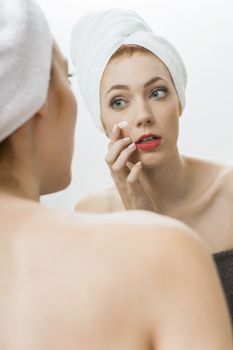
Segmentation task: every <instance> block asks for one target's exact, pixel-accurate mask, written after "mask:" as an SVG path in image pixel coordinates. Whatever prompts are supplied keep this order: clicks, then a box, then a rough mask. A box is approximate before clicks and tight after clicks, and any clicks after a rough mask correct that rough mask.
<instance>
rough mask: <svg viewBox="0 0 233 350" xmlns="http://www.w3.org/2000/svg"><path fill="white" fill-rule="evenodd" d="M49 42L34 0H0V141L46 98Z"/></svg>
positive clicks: (50, 45) (50, 41)
mask: <svg viewBox="0 0 233 350" xmlns="http://www.w3.org/2000/svg"><path fill="white" fill-rule="evenodd" d="M52 46H53V38H52V34H51V32H50V29H49V25H48V23H47V21H46V19H45V17H44V15H43V13H42V11H41V10H40V8H39V6H38V5H37V4H36V3H35V2H34V0H0V142H1V141H2V140H4V139H5V138H7V137H8V136H9V135H10V134H12V133H13V132H14V131H15V130H16V129H18V128H19V127H20V126H22V125H23V124H24V123H25V122H26V121H27V120H29V119H30V118H31V117H32V116H33V114H35V112H36V111H37V110H39V109H40V107H41V106H42V105H43V103H44V102H45V101H46V98H47V93H48V85H49V79H50V70H51V60H52Z"/></svg>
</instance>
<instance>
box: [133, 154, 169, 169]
mask: <svg viewBox="0 0 233 350" xmlns="http://www.w3.org/2000/svg"><path fill="white" fill-rule="evenodd" d="M139 160H140V161H141V162H142V165H143V167H145V168H154V167H156V166H158V165H160V164H161V162H162V161H163V156H162V155H161V153H158V152H143V153H141V152H140V153H137V154H135V155H133V157H131V158H130V162H132V163H133V164H135V163H137V162H138V161H139Z"/></svg>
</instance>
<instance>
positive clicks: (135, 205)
mask: <svg viewBox="0 0 233 350" xmlns="http://www.w3.org/2000/svg"><path fill="white" fill-rule="evenodd" d="M84 28H85V31H84ZM87 36H88V38H89V40H88V45H84V43H85V42H87ZM80 52H81V54H80ZM72 56H73V61H74V64H75V65H76V67H77V81H78V83H79V86H80V90H81V93H82V95H83V98H84V101H85V102H86V105H87V108H88V109H89V112H90V114H91V116H92V117H93V119H94V122H95V124H96V125H97V126H98V127H99V128H100V129H102V130H104V131H105V133H106V135H107V136H108V137H109V139H110V143H109V149H108V153H107V155H106V161H107V164H108V166H109V168H110V171H111V175H112V178H113V181H114V183H115V186H113V187H111V188H107V189H104V190H103V191H100V193H95V194H90V195H88V196H87V197H86V198H84V199H82V200H81V201H80V202H79V203H78V204H77V206H76V209H77V210H78V211H88V212H112V211H118V210H124V209H145V210H149V211H153V212H156V213H159V214H163V215H166V216H170V217H172V218H176V219H179V220H181V221H182V222H184V223H186V224H188V225H189V226H190V227H192V228H193V229H194V230H195V231H196V232H197V233H198V234H199V236H200V237H201V238H202V239H203V240H204V241H205V242H206V244H207V246H208V248H209V250H210V252H211V253H212V254H214V258H215V260H216V263H217V265H218V268H219V271H220V275H221V277H222V280H223V285H224V288H225V291H226V295H227V298H228V301H229V307H230V310H231V313H232V317H233V282H232V281H233V273H232V271H233V269H232V267H233V215H232V214H233V168H232V166H228V165H223V164H218V163H214V162H210V161H206V160H201V159H194V158H191V157H187V156H182V155H181V154H180V153H179V151H178V148H177V138H178V133H179V118H180V117H181V115H182V112H183V109H184V106H185V88H186V82H187V74H186V70H185V66H184V63H183V61H182V59H181V57H180V55H179V53H178V52H177V50H176V49H175V48H174V47H173V46H172V45H171V44H170V43H169V42H168V41H167V40H166V39H164V38H162V37H158V36H157V35H155V34H154V33H153V32H152V31H151V29H150V28H149V27H148V25H147V23H146V22H145V21H144V20H143V19H142V18H141V17H139V16H138V15H137V14H136V13H135V12H133V11H130V10H121V9H113V10H106V11H97V12H94V13H91V14H89V15H87V16H85V17H83V18H82V19H81V20H80V21H79V22H78V23H77V24H76V27H75V28H74V31H73V38H72ZM92 57H95V62H94V64H93V61H92ZM85 75H87V79H86V80H87V81H88V82H89V81H90V85H89V84H86V80H85V79H84V77H85Z"/></svg>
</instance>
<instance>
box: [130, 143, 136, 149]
mask: <svg viewBox="0 0 233 350" xmlns="http://www.w3.org/2000/svg"><path fill="white" fill-rule="evenodd" d="M135 147H136V145H135V143H131V144H130V145H129V146H128V148H130V149H133V148H135Z"/></svg>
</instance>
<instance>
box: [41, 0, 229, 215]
mask: <svg viewBox="0 0 233 350" xmlns="http://www.w3.org/2000/svg"><path fill="white" fill-rule="evenodd" d="M38 2H39V4H40V5H41V7H42V9H43V10H44V12H45V14H46V17H47V19H48V21H49V23H50V26H51V28H52V31H53V34H54V37H55V39H56V40H57V41H58V43H59V45H60V47H61V49H62V51H63V53H64V55H65V56H67V57H68V58H69V41H70V32H71V29H72V26H73V24H74V23H75V21H76V20H77V19H78V18H80V17H81V16H82V15H83V14H85V13H87V12H88V11H92V10H95V9H100V8H110V7H111V8H114V7H121V8H131V9H133V10H135V11H137V12H138V13H139V14H140V15H141V16H142V17H144V19H145V20H146V21H147V22H148V23H149V25H150V26H151V27H152V29H153V30H154V31H155V32H156V33H157V34H158V35H161V36H164V37H166V38H167V39H168V40H170V41H171V42H172V43H173V44H174V45H175V46H176V48H177V49H178V51H179V52H180V54H181V56H182V57H183V60H184V62H185V65H186V67H187V71H188V88H187V94H186V100H187V102H186V108H185V111H184V113H183V116H182V118H181V122H180V138H179V149H180V151H181V153H183V154H189V155H192V156H196V157H203V158H210V159H216V160H219V161H226V162H232V158H233V157H232V152H233V133H232V131H233V113H232V110H233V86H232V85H233V66H232V65H233V2H232V0H221V1H217V0H154V1H148V0H142V1H131V0H118V1H117V2H116V1H113V0H108V1H107V0H103V1H98V0H95V1H90V0H84V1H81V0H80V1H79V0H60V1H55V0H38ZM76 94H77V98H78V102H79V115H78V123H77V129H76V149H75V154H74V159H73V179H72V182H71V184H70V186H69V187H68V188H67V189H66V190H64V191H62V192H60V193H57V194H52V195H49V196H44V197H43V198H42V202H43V203H46V204H47V205H50V206H55V207H63V208H65V209H67V210H72V208H73V207H74V205H75V203H76V201H77V200H78V199H80V198H81V197H82V196H84V195H85V194H87V193H89V192H92V191H95V190H98V189H99V188H101V187H103V186H106V185H108V184H111V183H112V180H111V177H110V175H109V172H108V168H107V166H106V164H105V161H104V156H105V153H106V149H107V143H108V140H107V139H106V137H105V135H104V134H102V133H101V132H99V131H98V130H97V129H95V127H94V125H93V124H92V122H91V119H90V117H89V115H88V114H87V111H86V109H85V107H84V106H83V103H82V100H81V98H80V96H79V94H78V92H76Z"/></svg>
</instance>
